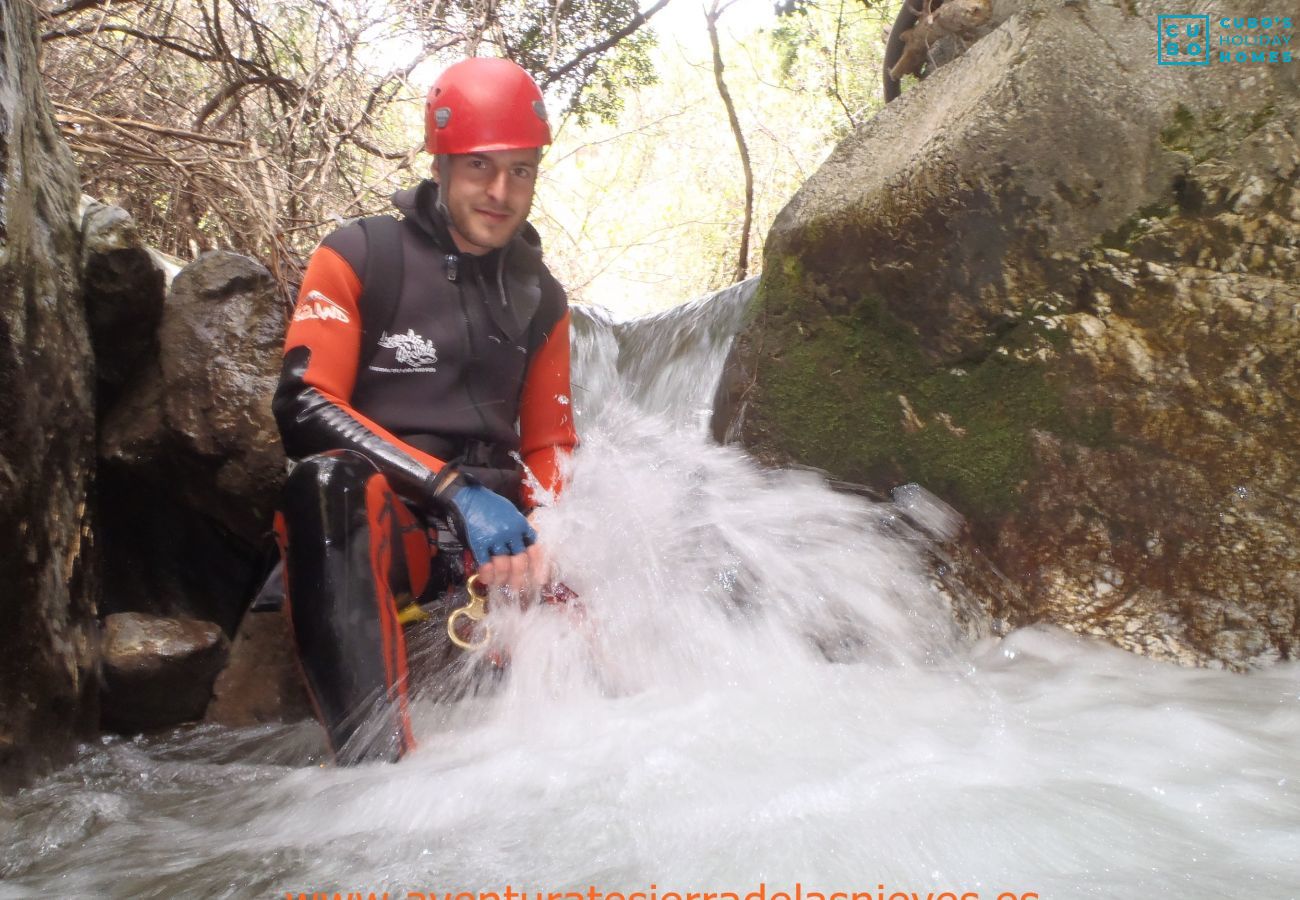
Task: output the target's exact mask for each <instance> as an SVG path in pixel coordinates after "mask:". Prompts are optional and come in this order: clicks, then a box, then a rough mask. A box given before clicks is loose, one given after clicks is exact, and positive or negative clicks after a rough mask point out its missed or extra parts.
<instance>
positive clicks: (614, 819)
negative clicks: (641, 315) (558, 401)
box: [0, 291, 1300, 900]
mask: <svg viewBox="0 0 1300 900" xmlns="http://www.w3.org/2000/svg"><path fill="white" fill-rule="evenodd" d="M745 299H746V296H745V293H744V291H740V292H733V293H732V294H731V295H728V296H726V297H723V298H718V300H717V301H715V303H714V304H713V305H712V306H711V307H710V305H708V304H696V305H694V306H693V307H690V308H687V309H685V310H683V311H681V312H679V313H677V314H675V315H677V316H678V318H677V320H676V324H675V325H674V323H673V320H672V317H671V316H668V317H660V318H658V319H656V320H654V321H653V322H650V323H648V324H645V325H644V330H640V331H638V328H642V327H643V326H642V325H637V324H634V325H631V326H627V325H622V326H614V325H611V324H610V323H608V322H606V321H603V320H601V319H600V318H599V317H590V318H585V319H584V320H583V321H582V322H581V323H580V326H579V328H578V332H579V340H578V343H577V346H576V348H575V349H576V353H575V359H576V360H577V362H578V368H577V373H576V376H575V382H576V383H577V384H578V385H580V386H581V388H580V389H575V394H576V397H577V400H578V410H579V414H580V417H581V418H580V426H581V432H582V435H583V438H584V442H585V443H584V449H583V452H582V453H581V454H580V457H579V459H578V461H577V463H576V468H575V472H574V473H573V481H572V488H571V490H570V491H569V493H568V494H566V497H565V499H564V502H563V503H562V504H560V505H558V506H557V507H555V508H553V509H551V510H549V511H547V512H546V513H545V517H544V519H543V521H542V522H541V530H542V533H543V535H544V538H545V540H546V541H547V543H548V545H549V546H550V547H551V548H552V549H553V553H554V556H555V561H556V564H557V565H558V566H559V567H560V569H561V571H562V573H563V577H564V580H565V581H566V582H567V583H568V584H569V585H570V586H571V587H573V588H574V589H575V590H576V591H577V592H578V593H579V594H580V595H581V597H582V608H583V614H582V615H581V616H577V615H575V614H574V613H572V612H568V611H565V610H563V609H557V608H555V607H544V608H534V609H530V610H528V611H526V612H521V611H518V610H512V609H509V608H506V607H504V606H503V607H501V608H499V609H497V610H496V611H494V612H493V614H492V621H493V624H494V627H495V629H496V630H497V633H498V635H500V636H501V637H502V639H503V640H504V641H506V642H507V643H508V644H509V647H510V653H511V660H512V661H511V666H510V669H509V671H508V674H507V675H506V676H505V677H503V678H500V679H497V680H496V681H494V682H493V683H491V684H489V685H484V686H483V687H482V689H481V690H480V691H478V692H477V693H476V694H473V695H471V696H467V697H464V698H462V699H460V700H458V701H455V702H442V703H434V702H432V701H431V700H429V699H427V698H426V699H423V700H419V701H417V702H416V705H415V714H416V731H417V735H418V737H419V738H420V741H421V746H420V748H419V750H418V751H417V752H416V753H415V754H413V755H412V756H410V757H408V758H407V759H406V760H404V761H403V762H402V763H400V764H398V765H367V766H360V767H357V768H353V769H338V768H332V767H321V766H320V765H318V763H319V759H318V758H317V755H316V754H318V752H319V751H318V747H319V740H318V737H317V733H316V730H315V726H314V725H298V726H292V727H281V728H263V729H250V730H243V731H231V730H226V729H219V728H211V727H203V728H191V729H182V730H178V731H176V732H173V733H171V734H168V735H165V736H161V737H154V738H150V739H141V740H123V739H104V740H103V741H101V742H100V743H97V744H94V745H90V746H87V747H85V748H83V749H82V751H81V753H80V757H79V759H78V760H77V761H76V762H75V763H74V764H73V765H71V766H69V767H67V768H66V769H64V770H62V771H60V772H58V773H56V774H55V775H53V776H51V777H49V778H47V779H45V780H44V781H42V782H41V783H40V784H38V785H36V786H34V787H32V788H30V789H28V790H26V791H24V792H22V793H20V794H19V795H17V796H16V797H13V798H8V799H5V800H3V801H0V803H2V804H3V805H2V806H0V854H3V856H0V898H9V897H32V896H47V895H53V894H56V893H57V894H59V895H64V896H71V895H86V896H121V897H177V896H203V897H209V896H239V897H268V898H270V897H284V895H285V892H286V891H290V892H294V893H298V892H308V893H310V892H314V891H320V892H329V893H330V895H331V896H332V895H333V892H336V891H337V892H342V893H343V896H347V892H349V891H362V892H370V891H374V892H377V895H378V892H382V891H388V892H389V893H390V896H391V897H393V898H399V897H400V898H408V897H413V896H415V894H412V893H411V892H419V893H420V894H427V893H430V892H435V891H436V892H438V893H439V895H440V897H442V898H443V900H447V898H445V896H443V895H444V893H445V892H448V891H450V892H453V893H454V892H456V891H459V890H469V891H496V892H498V893H500V894H501V896H502V898H503V900H504V898H505V891H506V888H507V886H509V887H510V888H511V890H513V891H515V892H520V891H529V892H534V891H539V890H540V891H543V892H546V891H555V892H560V891H566V890H574V891H580V892H582V893H583V895H584V896H588V897H589V896H590V895H589V894H588V891H589V889H590V888H594V889H595V890H597V891H601V892H607V891H622V892H624V893H625V894H631V892H641V893H642V894H643V897H641V898H637V897H635V896H628V897H627V900H679V898H678V897H676V896H674V894H681V898H680V900H686V898H685V895H686V893H687V892H691V891H696V892H704V891H709V892H717V893H723V892H734V893H736V894H737V895H738V898H739V900H744V898H745V896H746V894H749V893H752V892H758V891H760V890H761V892H762V896H763V897H764V898H765V900H774V897H775V900H785V898H783V897H781V896H780V894H779V893H778V892H790V893H792V894H793V892H794V891H795V890H796V883H797V884H798V890H799V891H800V894H801V896H802V897H803V898H810V895H811V894H812V892H818V893H821V894H824V897H825V898H826V900H829V898H830V895H831V893H832V892H835V891H844V892H849V893H850V894H851V893H853V892H858V893H859V894H860V896H859V897H858V898H856V900H867V895H868V894H869V895H870V900H891V898H892V900H901V897H900V896H899V892H904V893H905V894H908V895H909V896H910V892H916V893H917V895H918V896H920V897H925V896H926V894H927V893H931V894H932V895H933V896H934V897H936V898H937V897H938V896H939V895H940V892H943V891H951V892H953V896H955V897H961V896H962V895H963V894H965V895H966V897H967V900H970V897H971V896H972V895H978V896H979V897H980V898H988V900H997V898H999V897H1000V896H1002V897H1006V896H1008V892H1010V894H1011V895H1013V896H1015V897H1017V898H1020V897H1028V896H1030V895H1032V894H1036V895H1037V896H1038V897H1040V898H1043V900H1047V898H1151V897H1155V898H1165V897H1168V898H1213V900H1220V898H1241V897H1251V898H1267V900H1274V898H1277V900H1280V898H1295V897H1297V896H1300V789H1298V788H1300V753H1297V748H1298V747H1300V667H1297V666H1296V665H1287V666H1280V667H1277V668H1274V669H1271V670H1269V671H1266V672H1259V673H1255V674H1252V675H1248V676H1241V675H1232V674H1226V673H1222V672H1210V671H1201V670H1186V669H1179V668H1176V667H1173V666H1170V665H1167V664H1161V663H1154V662H1151V661H1148V660H1143V659H1140V658H1137V657H1134V656H1131V655H1128V654H1126V653H1123V652H1120V651H1118V650H1114V649H1110V648H1107V647H1105V646H1102V645H1100V644H1096V643H1092V642H1088V641H1084V640H1081V639H1078V638H1075V637H1072V636H1070V635H1067V634H1065V633H1063V632H1060V631H1054V630H1047V629H1029V630H1024V631H1020V632H1016V633H1014V634H1012V635H1011V636H1009V637H1007V638H1005V639H1002V640H991V639H990V640H985V641H982V642H978V643H976V644H974V645H970V644H965V643H962V642H961V641H960V640H959V639H958V637H957V635H956V633H955V629H954V628H953V626H952V625H951V617H950V616H949V614H948V612H947V610H946V607H945V604H944V601H943V600H942V598H941V597H939V596H938V595H937V594H936V593H935V592H934V591H933V590H932V589H931V587H930V586H929V583H928V581H927V579H926V578H925V576H924V573H923V567H922V565H921V563H920V561H919V556H920V554H919V553H918V548H919V546H920V545H922V544H923V543H924V542H925V541H927V540H929V539H930V536H931V535H934V534H940V535H941V534H943V533H944V532H945V531H946V530H947V529H949V528H951V527H952V524H953V523H952V521H951V518H950V516H949V515H946V514H945V512H944V510H943V508H942V507H941V506H940V505H938V504H934V503H926V502H924V500H925V495H924V494H918V493H916V492H911V493H910V494H909V495H908V496H907V499H906V500H905V501H902V502H900V503H899V504H898V505H889V504H877V505H872V504H868V503H866V502H865V501H863V500H861V499H860V498H856V497H852V496H846V495H843V494H837V493H833V492H831V491H829V490H827V489H826V488H825V487H824V486H823V485H822V484H821V483H820V482H819V481H818V479H817V478H816V477H815V476H813V475H811V474H808V473H792V472H784V473H781V472H775V473H774V472H764V471H761V470H759V469H757V468H756V467H755V466H754V465H753V464H752V463H751V462H750V461H749V460H748V459H746V458H745V457H744V455H743V454H741V453H740V452H738V451H736V450H734V449H732V448H725V447H718V446H715V445H711V444H709V443H707V442H706V441H705V440H704V439H703V438H702V437H701V431H702V427H701V425H702V417H701V410H702V409H703V408H705V407H707V402H708V398H709V397H710V396H711V393H712V385H713V383H714V381H715V380H716V376H717V369H718V366H719V365H720V364H721V359H722V356H723V354H724V353H725V350H726V343H727V339H728V338H727V335H728V333H729V332H728V331H727V328H726V327H723V325H721V324H719V323H720V322H721V323H724V324H725V323H726V322H734V321H735V319H736V317H737V315H738V311H739V310H740V309H741V308H742V307H743V304H744V301H745ZM677 326H682V327H677ZM692 329H693V330H692ZM620 342H621V344H622V345H623V347H624V348H625V349H624V350H623V353H622V358H620V357H619V343H620ZM690 345H694V347H695V349H694V350H692V351H691V352H687V349H688V347H689V346H690ZM669 347H671V348H672V349H668V348H669ZM667 356H674V361H673V362H671V363H670V365H671V366H673V367H680V371H674V372H663V371H661V370H659V369H655V368H654V367H653V366H652V365H650V363H651V361H653V360H654V359H655V358H663V357H667ZM651 380H653V384H651V383H650V381H651ZM647 409H650V410H653V411H654V413H655V414H654V415H650V414H648V413H647V412H646V410H647ZM464 674H465V673H464V672H462V673H460V675H461V676H464ZM760 885H761V888H760ZM453 900H454V898H453ZM527 900H537V898H536V896H535V895H533V894H531V893H530V896H529V897H528V898H527ZM554 900H560V898H558V897H557V898H554ZM564 900H578V898H577V897H576V896H572V895H571V896H570V897H567V898H564ZM695 900H700V898H695ZM811 900H817V898H816V897H815V896H812V897H811ZM837 900H846V898H837ZM945 900H949V898H948V897H947V896H945Z"/></svg>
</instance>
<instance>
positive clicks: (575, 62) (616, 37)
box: [541, 0, 670, 90]
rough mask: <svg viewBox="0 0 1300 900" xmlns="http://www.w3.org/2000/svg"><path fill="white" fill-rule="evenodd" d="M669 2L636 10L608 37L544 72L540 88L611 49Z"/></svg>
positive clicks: (546, 86) (668, 0)
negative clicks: (636, 11) (627, 20)
mask: <svg viewBox="0 0 1300 900" xmlns="http://www.w3.org/2000/svg"><path fill="white" fill-rule="evenodd" d="M669 2H670V0H659V2H657V3H656V4H655V5H654V6H652V7H650V8H649V9H647V10H645V11H644V12H638V13H637V14H636V15H635V16H633V17H632V19H631V21H629V22H628V23H627V24H626V25H625V26H623V27H622V28H620V29H619V30H618V31H615V32H614V33H613V34H611V35H610V36H609V37H607V38H605V40H603V41H601V42H600V43H598V44H593V45H591V46H590V47H584V48H583V49H581V50H579V51H578V52H577V53H576V54H575V55H574V57H573V59H571V60H569V61H568V62H567V63H565V64H564V65H562V66H560V67H559V68H558V69H551V70H550V71H547V72H546V73H544V74H543V75H542V79H541V84H542V90H545V89H546V88H548V87H550V86H551V85H552V84H554V83H555V82H557V81H559V80H560V79H561V78H563V77H564V76H565V75H568V74H569V73H570V72H572V71H573V70H574V69H576V68H578V66H580V65H582V64H583V63H585V62H586V61H587V60H588V59H589V58H591V57H593V56H599V55H600V54H601V53H604V52H605V51H606V50H610V49H612V48H613V47H614V45H615V44H617V43H618V42H619V41H621V40H623V39H624V38H626V37H630V36H631V35H632V34H633V33H634V32H635V31H636V30H637V29H638V28H640V27H641V26H642V25H644V24H645V23H646V22H649V21H650V17H651V16H653V15H654V14H655V13H657V12H659V10H661V9H663V8H664V7H665V6H667V5H668V4H669Z"/></svg>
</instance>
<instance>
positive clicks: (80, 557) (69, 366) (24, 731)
mask: <svg viewBox="0 0 1300 900" xmlns="http://www.w3.org/2000/svg"><path fill="white" fill-rule="evenodd" d="M36 16H37V13H36V8H35V7H34V6H33V5H32V4H29V3H4V4H0V548H3V550H2V551H0V788H3V787H4V786H6V785H10V784H13V783H17V782H19V781H21V780H22V779H23V778H24V777H25V776H27V775H29V774H31V772H33V771H34V770H38V769H41V768H45V767H47V766H48V765H50V764H51V762H52V761H55V760H57V759H58V758H59V757H60V756H61V755H62V754H63V753H65V752H66V750H67V749H68V748H69V747H70V746H71V743H72V741H73V738H74V736H75V735H76V734H77V732H78V731H81V730H84V729H85V728H88V727H91V726H93V721H94V717H95V714H96V710H95V696H96V690H95V687H96V683H95V678H94V671H95V648H96V645H97V642H96V641H95V640H93V639H92V638H93V633H94V628H95V627H96V626H95V620H94V613H95V604H94V594H95V589H96V584H95V572H94V567H93V565H92V563H91V561H90V560H91V558H92V553H91V543H92V540H93V534H94V529H93V523H92V518H91V514H90V512H89V506H88V504H87V491H88V487H89V483H90V479H91V478H92V474H93V470H94V399H93V397H94V395H93V384H94V374H93V365H92V361H91V350H90V340H89V336H88V329H87V325H86V317H85V314H84V312H83V309H82V306H81V285H80V283H79V272H80V269H81V267H80V257H81V243H80V231H79V228H78V217H77V199H78V196H79V190H78V178H77V172H76V169H75V168H74V166H73V162H72V157H71V154H70V153H69V151H68V148H67V146H66V145H65V144H64V143H63V140H62V138H61V137H60V136H59V133H58V129H57V127H56V126H55V124H54V119H53V115H52V113H51V110H50V106H49V101H48V99H47V97H46V96H45V92H44V89H43V87H42V83H41V76H40V72H39V70H38V67H37V41H36Z"/></svg>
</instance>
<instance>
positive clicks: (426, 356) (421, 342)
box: [370, 328, 438, 372]
mask: <svg viewBox="0 0 1300 900" xmlns="http://www.w3.org/2000/svg"><path fill="white" fill-rule="evenodd" d="M379 346H381V347H384V348H386V349H388V350H392V351H393V355H394V356H395V357H396V359H397V361H398V362H399V363H401V364H402V365H404V366H406V367H407V368H405V369H381V368H378V367H376V366H371V367H370V368H371V369H373V370H374V371H376V372H436V371H437V369H434V368H432V366H433V364H434V363H436V362H437V361H438V351H437V350H435V349H434V348H433V341H430V340H427V339H425V338H423V337H420V335H418V334H416V333H415V329H414V328H408V329H407V330H406V334H389V333H388V332H387V331H385V332H384V333H383V334H382V335H381V336H380V338H379Z"/></svg>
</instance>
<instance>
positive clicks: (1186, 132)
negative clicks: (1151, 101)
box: [1160, 103, 1196, 153]
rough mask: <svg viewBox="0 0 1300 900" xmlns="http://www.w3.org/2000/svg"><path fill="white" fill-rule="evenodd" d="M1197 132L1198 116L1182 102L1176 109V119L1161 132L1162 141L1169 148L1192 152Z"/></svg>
mask: <svg viewBox="0 0 1300 900" xmlns="http://www.w3.org/2000/svg"><path fill="white" fill-rule="evenodd" d="M1195 134H1196V117H1195V116H1194V115H1192V111H1191V110H1190V109H1188V108H1187V107H1186V106H1183V105H1182V104H1181V103H1180V104H1178V106H1177V107H1176V108H1175V109H1174V120H1173V122H1171V123H1170V124H1169V125H1166V126H1165V127H1164V129H1163V130H1161V132H1160V143H1161V144H1163V145H1164V147H1165V148H1166V149H1168V150H1179V151H1182V152H1184V153H1190V152H1191V150H1192V138H1193V137H1194V136H1195Z"/></svg>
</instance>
